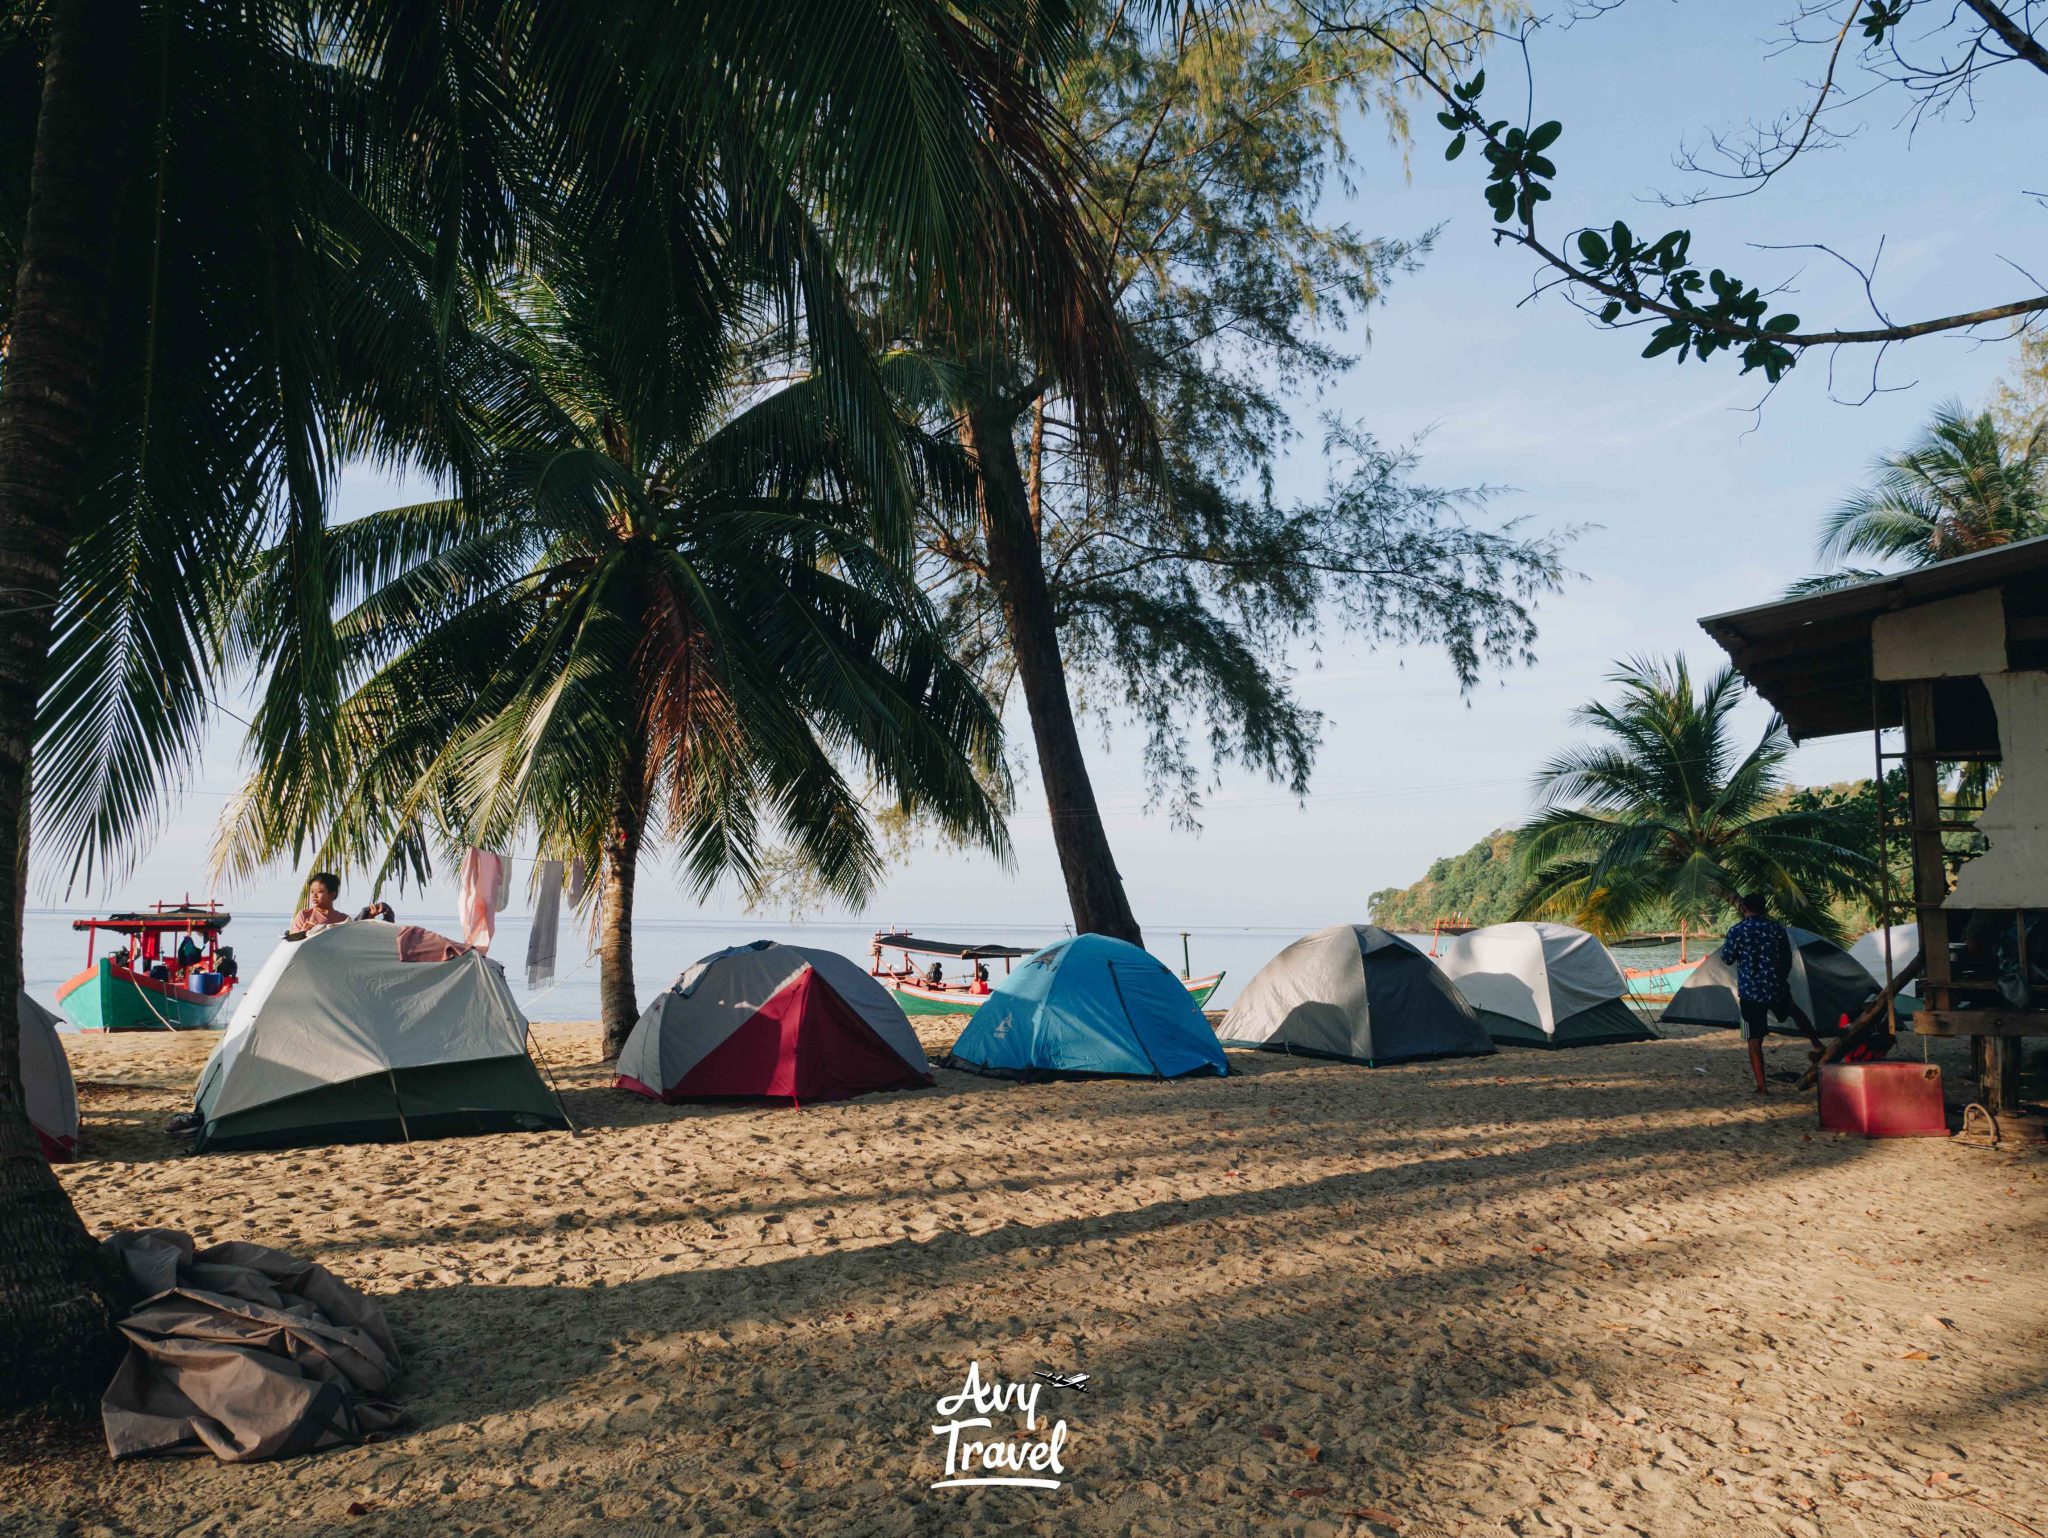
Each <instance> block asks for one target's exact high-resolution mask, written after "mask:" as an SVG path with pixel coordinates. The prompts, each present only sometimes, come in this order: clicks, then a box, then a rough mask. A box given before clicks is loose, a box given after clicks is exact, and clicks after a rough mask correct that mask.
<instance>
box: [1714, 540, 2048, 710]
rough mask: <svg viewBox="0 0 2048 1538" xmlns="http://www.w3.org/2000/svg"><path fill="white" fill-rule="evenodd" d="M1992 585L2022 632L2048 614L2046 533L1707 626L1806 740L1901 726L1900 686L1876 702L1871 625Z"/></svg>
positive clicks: (1880, 692)
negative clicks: (1894, 613)
mask: <svg viewBox="0 0 2048 1538" xmlns="http://www.w3.org/2000/svg"><path fill="white" fill-rule="evenodd" d="M1987 588H2003V589H2004V590H2005V609H2006V620H2007V624H2008V627H2011V628H2013V629H2014V632H2015V635H2018V634H2019V633H2020V631H2019V626H2025V625H2030V624H2031V623H2032V622H2034V621H2037V620H2039V619H2040V618H2041V617H2043V616H2048V536H2042V537H2040V538H2037V539H2027V540H2021V541H2019V542H2018V543H2016V544H2011V545H2002V546H2000V547H1999V548H1998V549H1996V550H1984V551H1980V552H1978V553H1977V554H1975V555H1966V556H1959V557H1958V558H1956V559H1955V560H1953V561H1943V562H1941V563H1940V564H1939V565H1935V566H1926V567H1921V568H1920V569H1918V570H1915V571H1907V572H1900V573H1899V574H1898V575H1896V576H1890V577H1882V578H1879V579H1877V580H1876V581H1872V582H1859V583H1857V584H1856V585H1855V586H1853V587H1844V588H1836V589H1835V590H1834V591H1832V592H1827V593H1814V594H1811V595H1809V596H1807V597H1803V598H1787V599H1782V600H1780V601H1779V602H1777V603H1768V604H1759V605H1757V606H1756V607H1754V608H1749V609H1731V610H1729V611H1728V612H1727V613H1725V614H1710V615H1708V616H1706V617H1705V618H1704V619H1702V620H1701V621H1700V628H1701V629H1703V630H1705V631H1706V632H1707V634H1708V635H1710V636H1712V637H1713V638H1714V639H1715V640H1716V641H1717V642H1719V643H1720V645H1721V648H1722V650H1724V651H1726V652H1727V653H1728V656H1729V659H1730V660H1731V661H1733V662H1734V664H1735V666H1736V668H1737V670H1738V671H1740V672H1741V674H1742V676H1743V677H1744V678H1746V679H1748V680H1749V682H1750V685H1751V686H1752V687H1753V688H1754V689H1755V690H1756V691H1757V693H1758V694H1760V695H1762V696H1763V697H1764V698H1765V699H1766V700H1768V701H1770V703H1771V704H1772V706H1774V707H1775V708H1776V709H1777V711H1778V713H1779V714H1780V715H1782V716H1783V717H1784V718H1785V724H1786V726H1788V727H1789V728H1790V729H1791V732H1792V735H1793V736H1794V737H1795V738H1798V739H1800V740H1801V741H1804V740H1805V739H1807V738H1809V737H1832V736H1836V735H1838V734H1840V733H1843V732H1853V731H1868V730H1869V729H1870V727H1871V726H1872V725H1873V724H1879V725H1885V726H1896V725H1897V724H1898V723H1899V699H1898V691H1897V689H1896V688H1895V687H1893V686H1891V685H1886V684H1878V685H1876V686H1875V695H1874V696H1873V681H1872V678H1871V671H1870V626H1871V621H1872V620H1874V619H1875V618H1876V617H1877V616H1878V615H1880V614H1887V613H1890V612H1891V611H1893V610H1895V609H1904V608H1911V607H1914V606H1916V605H1919V604H1923V603H1932V602H1934V601H1935V600H1937V599H1942V598H1954V597H1957V596H1959V595H1961V594H1963V593H1974V592H1981V591H1984V590H1985V589H1987ZM2015 621H2018V622H2019V626H2016V625H2015ZM2026 634H2027V636H2028V638H2029V644H2030V646H2031V644H2032V642H2033V640H2035V639H2048V637H2044V638H2036V637H2034V636H2033V633H2032V631H2031V629H2029V630H2028V631H2027V632H2026ZM2015 660H2016V661H2017V660H2018V659H2015Z"/></svg>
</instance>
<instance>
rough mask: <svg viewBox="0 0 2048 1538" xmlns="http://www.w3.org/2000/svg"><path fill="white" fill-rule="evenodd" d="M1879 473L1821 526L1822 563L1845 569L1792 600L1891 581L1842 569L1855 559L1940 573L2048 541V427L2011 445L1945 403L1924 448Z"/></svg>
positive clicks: (1820, 578) (1992, 422) (1988, 422)
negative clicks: (1968, 559) (1965, 561)
mask: <svg viewBox="0 0 2048 1538" xmlns="http://www.w3.org/2000/svg"><path fill="white" fill-rule="evenodd" d="M1871 473H1872V479H1871V483H1870V484H1869V485H1868V486H1866V487H1864V488H1863V489H1862V490H1861V491H1859V492H1857V493H1856V494H1855V495H1854V496H1852V497H1851V498H1849V500H1848V501H1846V502H1844V503H1843V504H1842V505H1841V506H1840V507H1838V508H1836V509H1835V510H1834V511H1833V512H1832V513H1830V514H1829V515H1828V517H1827V521H1826V522H1825V523H1823V524H1822V525H1821V537H1820V545H1819V555H1820V558H1821V560H1823V561H1825V562H1829V563H1831V564H1833V565H1834V566H1835V567H1836V568H1837V569H1835V570H1832V571H1825V572H1821V573H1818V574H1816V575H1814V576H1811V577H1806V578H1802V579H1801V580H1800V581H1798V582H1795V583H1793V584H1792V586H1791V587H1790V588H1789V589H1788V590H1787V591H1788V593H1789V594H1790V595H1791V596H1793V597H1797V596H1799V595H1801V594H1804V593H1819V592H1826V591H1828V590H1829V589H1831V588H1837V587H1846V586H1848V585H1849V584H1851V583H1854V582H1868V581H1871V580H1872V579H1874V578H1877V577H1881V576H1883V575H1884V572H1883V571H1881V570H1877V569H1875V568H1871V567H1863V566H1843V565H1841V563H1842V562H1843V561H1845V560H1847V559H1849V558H1850V557H1852V556H1877V557H1880V558H1882V559H1887V560H1891V561H1895V562H1903V563H1904V564H1905V565H1907V566H1932V565H1934V564H1935V563H1936V562H1937V561H1949V560H1953V559H1955V558H1956V557H1957V556H1959V555H1970V554H1973V553H1974V552H1976V551H1979V550H1990V549H1994V548H1996V547H1997V546H1999V545H2007V544H2011V543H2012V542H2013V541H2014V540H2016V539H2031V538H2033V537H2034V536H2036V535H2039V534H2048V419H2044V420H2042V421H2039V422H2036V423H2034V424H2033V425H2032V426H2031V427H2030V428H2028V429H2026V430H2025V431H2024V432H2023V433H2019V434H2015V435H2012V436H2008V435H2006V434H2004V433H2001V432H2000V431H1999V427H1998V422H1997V420H1996V419H1995V418H1994V417H1993V416H1992V414H1991V413H1990V412H1988V411H1985V412H1979V413H1978V414H1977V415H1975V416H1971V415H1968V414H1966V413H1965V412H1964V410H1963V408H1962V407H1961V406H1960V405H1958V404H1956V403H1955V402H1954V401H1945V402H1943V403H1942V404H1941V405H1940V406H1938V407H1936V408H1935V413H1934V421H1933V422H1932V423H1931V424H1930V425H1929V426H1928V428H1927V431H1926V432H1925V433H1924V434H1923V435H1922V436H1921V439H1920V441H1919V442H1918V443H1916V444H1914V445H1913V446H1912V447H1911V448H1910V449H1907V450H1906V451H1905V452H1904V453H1900V454H1888V455H1886V456H1885V457H1884V458H1882V459H1880V460H1878V461H1877V463H1876V464H1875V465H1874V466H1873V467H1872V472H1871Z"/></svg>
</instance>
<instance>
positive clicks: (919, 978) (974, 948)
mask: <svg viewBox="0 0 2048 1538" xmlns="http://www.w3.org/2000/svg"><path fill="white" fill-rule="evenodd" d="M884 950H891V951H895V952H897V953H898V954H899V955H900V956H901V957H902V960H901V962H900V963H899V964H898V965H897V966H894V967H888V966H885V965H884V964H883V957H882V952H883V951H884ZM1035 954H1036V951H1035V949H1033V948H1031V947H1025V946H1016V945H986V944H975V945H965V944H959V943H956V942H953V941H947V940H920V939H919V938H918V937H917V936H915V935H904V934H883V935H876V936H875V942H874V951H873V956H874V961H873V964H872V965H871V966H870V967H869V968H868V970H869V971H870V972H871V973H872V974H873V975H874V977H875V980H876V981H878V982H879V983H881V985H882V986H883V987H885V988H887V989H888V990H889V992H890V994H891V996H893V997H894V998H895V1000H896V1002H897V1003H898V1004H899V1005H901V1006H902V1009H903V1012H904V1013H905V1014H906V1015H966V1014H972V1013H973V1012H974V1011H975V1010H977V1009H979V1008H981V1006H982V1004H983V1002H984V1001H985V1000H986V999H987V998H988V996H989V994H990V993H991V992H993V991H994V987H993V983H994V979H993V978H992V977H991V976H990V973H989V969H988V963H989V962H991V961H1000V962H1002V964H1003V975H1004V976H1005V977H1007V976H1008V975H1009V973H1010V963H1011V962H1013V961H1017V960H1019V959H1021V958H1023V957H1025V956H1031V955H1035ZM912 956H937V957H942V958H946V957H950V958H952V959H953V960H957V961H964V962H967V963H969V965H968V966H967V967H965V968H964V969H963V970H964V972H965V975H964V976H962V977H958V978H948V977H947V976H946V975H945V962H944V961H943V960H941V961H940V962H938V963H937V964H936V965H933V966H929V967H923V968H919V967H917V966H914V965H912V963H911V960H910V958H911V957H912ZM1222 982H1223V974H1222V973H1221V972H1214V973H1211V974H1210V975H1209V976H1207V977H1187V976H1183V977H1182V978H1181V986H1182V987H1184V988H1186V989H1187V991H1188V993H1189V994H1190V995H1191V996H1192V997H1193V999H1194V1001H1195V1008H1197V1009H1200V1008H1201V1007H1202V1006H1203V1005H1204V1004H1207V1003H1208V1002H1209V995H1210V994H1212V993H1214V992H1215V991H1216V989H1217V988H1218V986H1219V985H1221V983H1222Z"/></svg>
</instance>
